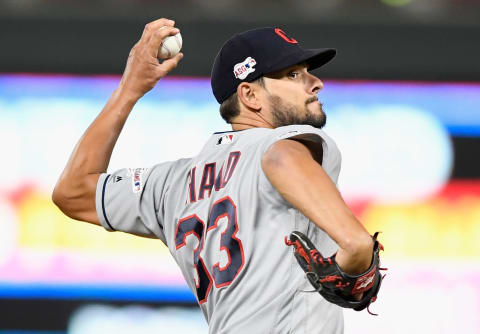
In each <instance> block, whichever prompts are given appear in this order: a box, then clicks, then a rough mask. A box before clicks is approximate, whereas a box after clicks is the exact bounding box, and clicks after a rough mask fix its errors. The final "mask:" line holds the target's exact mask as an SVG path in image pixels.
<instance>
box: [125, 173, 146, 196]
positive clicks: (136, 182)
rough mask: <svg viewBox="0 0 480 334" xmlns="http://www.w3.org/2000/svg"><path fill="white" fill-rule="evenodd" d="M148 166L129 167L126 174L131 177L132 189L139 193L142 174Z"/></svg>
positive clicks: (142, 180) (141, 186)
mask: <svg viewBox="0 0 480 334" xmlns="http://www.w3.org/2000/svg"><path fill="white" fill-rule="evenodd" d="M147 171H148V168H129V169H128V174H127V176H130V177H131V178H132V191H133V193H139V192H141V191H142V189H143V183H144V175H145V173H146V172H147Z"/></svg>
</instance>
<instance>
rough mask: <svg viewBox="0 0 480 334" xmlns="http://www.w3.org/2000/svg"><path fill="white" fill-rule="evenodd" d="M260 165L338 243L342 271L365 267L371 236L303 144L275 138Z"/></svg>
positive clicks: (272, 181)
mask: <svg viewBox="0 0 480 334" xmlns="http://www.w3.org/2000/svg"><path fill="white" fill-rule="evenodd" d="M262 168H263V171H264V172H265V175H266V176H267V178H268V179H269V181H270V182H271V183H272V185H273V186H274V187H275V188H276V189H277V190H278V191H279V193H280V194H281V195H282V196H283V197H284V198H285V199H286V200H287V201H288V202H290V203H291V204H292V205H293V206H294V207H295V208H297V209H298V210H300V211H301V212H302V213H303V214H304V215H305V216H306V217H308V218H309V219H310V220H311V221H313V222H314V223H315V224H316V225H317V226H318V227H320V228H321V229H322V230H324V231H325V232H326V233H327V234H328V235H329V236H330V237H331V238H332V239H333V240H335V242H336V243H337V244H338V245H339V250H338V253H337V256H336V260H337V263H338V264H339V266H340V267H341V268H342V269H343V270H344V271H345V272H347V273H350V274H358V273H362V272H364V271H365V270H366V269H368V267H369V266H370V263H371V260H372V247H373V241H372V238H371V236H370V235H369V233H368V232H367V230H366V229H365V228H364V227H363V225H362V224H361V223H360V222H359V221H358V220H357V219H356V218H355V216H354V215H353V213H352V212H351V211H350V209H349V208H348V206H347V205H346V204H345V202H344V201H343V199H342V197H341V195H340V193H339V192H338V190H337V188H336V186H335V184H334V183H333V182H332V180H331V179H330V177H329V176H328V175H327V174H326V173H325V171H324V170H323V168H322V166H321V165H320V164H319V163H318V162H317V161H315V160H314V157H313V156H312V154H311V152H310V150H309V149H308V148H307V147H306V146H305V145H304V144H302V143H300V142H298V141H295V140H290V139H285V140H280V141H277V142H276V143H274V144H273V145H272V146H270V148H269V149H268V150H267V151H266V152H265V154H264V155H263V158H262Z"/></svg>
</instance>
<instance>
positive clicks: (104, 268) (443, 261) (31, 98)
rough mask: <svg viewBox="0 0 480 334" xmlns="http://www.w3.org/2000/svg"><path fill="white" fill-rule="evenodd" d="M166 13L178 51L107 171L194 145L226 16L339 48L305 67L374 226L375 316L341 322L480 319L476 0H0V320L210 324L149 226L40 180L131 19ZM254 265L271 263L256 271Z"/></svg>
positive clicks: (94, 110) (39, 333) (462, 323)
mask: <svg viewBox="0 0 480 334" xmlns="http://www.w3.org/2000/svg"><path fill="white" fill-rule="evenodd" d="M158 17H169V18H173V19H175V20H176V23H177V26H179V27H180V28H181V30H182V35H183V40H184V49H183V51H184V53H185V58H184V60H183V61H182V63H181V66H179V68H177V69H176V70H175V71H174V72H173V73H172V75H171V76H170V77H169V78H167V79H165V80H163V81H161V82H160V83H159V85H158V86H157V87H156V88H155V89H154V90H153V91H152V92H150V93H149V94H148V95H147V96H146V97H145V98H144V99H142V100H141V102H140V103H139V104H138V105H137V106H136V107H135V111H134V112H133V113H132V115H131V117H130V119H129V121H128V122H127V124H126V126H125V129H124V131H123V133H122V135H121V136H120V139H119V142H118V144H117V146H116V148H115V151H114V153H113V158H112V161H111V164H110V170H115V169H118V168H122V167H147V166H151V165H153V164H155V163H158V162H161V161H165V160H171V159H177V158H180V157H185V156H191V155H193V154H195V153H196V152H197V151H198V150H199V149H200V148H201V146H202V145H203V142H204V140H206V139H207V138H208V137H209V135H210V134H211V133H212V132H214V131H222V130H227V129H228V126H227V125H226V124H224V123H223V121H221V119H220V117H219V116H218V112H217V110H218V106H217V103H216V101H215V100H214V98H213V95H212V94H211V91H210V87H209V81H208V76H209V73H210V68H211V65H212V62H213V58H214V57H215V54H216V52H217V51H218V49H219V48H220V47H221V45H222V43H223V42H224V41H225V40H226V39H227V38H229V37H230V36H231V35H232V34H234V33H235V32H239V31H243V30H246V29H250V28H253V27H259V26H279V27H281V28H283V29H284V30H285V31H287V32H288V33H289V34H290V35H292V36H294V37H295V38H296V39H297V40H299V41H300V42H301V43H302V45H303V46H305V47H335V48H337V49H338V51H339V53H338V56H337V58H336V59H335V61H334V62H333V63H332V64H330V65H329V66H327V67H326V68H325V69H321V70H320V71H318V72H317V75H319V77H321V78H322V79H323V80H324V82H325V88H324V90H323V91H322V92H321V93H320V99H321V100H322V101H323V102H324V105H325V109H326V111H327V114H328V125H327V127H326V131H327V132H329V133H330V134H331V135H332V137H334V138H335V139H336V140H337V142H338V145H339V147H340V149H341V150H342V153H343V160H344V164H343V167H342V173H341V175H340V189H341V191H342V193H343V195H344V196H345V198H346V199H347V201H348V203H349V205H350V206H351V207H352V208H353V210H354V211H355V213H356V215H357V216H358V217H359V219H360V220H361V221H362V222H364V223H365V224H366V226H367V228H368V229H369V231H370V232H374V231H376V230H381V231H383V234H382V235H381V240H382V242H383V243H384V245H385V247H386V250H385V252H384V254H383V259H384V261H383V262H384V265H385V266H386V267H389V268H390V270H389V271H388V276H387V278H386V280H385V281H384V286H383V288H382V290H381V292H380V296H379V300H378V301H377V302H376V303H375V304H373V305H372V310H374V311H375V312H377V313H379V314H380V315H379V316H378V317H372V316H369V315H368V314H367V313H366V312H361V313H356V312H350V311H346V312H345V318H346V333H347V334H353V333H422V334H423V333H452V332H457V333H480V317H479V314H480V66H479V64H478V60H479V59H480V42H479V41H480V39H479V36H480V1H477V0H361V1H356V0H316V1H312V0H309V1H307V0H277V1H250V0H244V1H239V0H221V1H215V0H196V1H194V0H176V1H167V0H163V1H160V0H156V1H155V0H136V1H134V0H115V1H114V0H96V1H91V0H84V1H73V0H70V1H68V0H63V1H56V0H1V1H0V154H1V155H0V156H1V161H2V163H1V164H0V218H1V226H2V229H1V230H2V232H1V233H0V333H16V334H20V333H22V334H26V333H32V334H33V333H35V334H53V333H55V334H64V333H68V334H90V333H107V332H115V333H118V334H124V333H125V334H127V333H170V332H173V331H176V332H178V333H189V334H193V333H207V326H206V323H205V321H204V320H203V317H202V315H201V313H200V311H199V309H198V308H197V307H196V304H195V298H194V296H193V295H192V294H191V293H190V291H189V290H188V288H187V286H186V284H185V283H184V281H183V278H182V277H181V274H180V272H179V270H178V269H177V268H176V264H175V263H174V261H173V260H172V259H171V258H170V255H169V253H168V250H167V249H166V248H165V247H164V246H162V244H161V242H160V241H155V240H146V239H141V238H136V237H131V236H128V235H125V234H120V233H108V232H106V231H103V230H102V229H100V228H98V227H95V226H90V225H88V224H84V223H80V222H76V221H73V220H70V219H68V218H66V217H64V216H63V215H62V214H61V213H60V211H59V210H58V209H56V207H55V206H54V205H53V204H52V203H51V201H50V194H51V191H52V189H53V186H54V184H55V181H56V179H57V177H58V175H59V174H60V173H61V171H62V169H63V167H64V165H65V162H66V161H67V159H68V156H69V154H70V152H71V151H72V148H73V147H74V145H75V143H76V141H77V140H78V138H79V137H80V136H81V134H82V133H83V131H84V130H85V128H86V127H87V126H88V124H89V123H90V122H91V121H92V120H93V119H94V118H95V116H96V115H97V114H98V112H99V111H100V110H101V108H102V106H103V104H104V103H105V101H106V100H107V98H108V96H109V94H110V93H111V92H112V90H113V89H114V88H115V85H116V84H117V83H118V81H119V78H120V76H119V75H120V74H121V73H122V70H123V67H124V63H125V61H126V57H127V55H128V52H129V49H130V47H131V46H133V44H134V43H135V41H136V40H137V39H138V37H139V36H140V34H141V31H142V29H143V26H144V24H145V23H147V22H148V21H150V20H153V19H155V18H158ZM266 279H268V278H266Z"/></svg>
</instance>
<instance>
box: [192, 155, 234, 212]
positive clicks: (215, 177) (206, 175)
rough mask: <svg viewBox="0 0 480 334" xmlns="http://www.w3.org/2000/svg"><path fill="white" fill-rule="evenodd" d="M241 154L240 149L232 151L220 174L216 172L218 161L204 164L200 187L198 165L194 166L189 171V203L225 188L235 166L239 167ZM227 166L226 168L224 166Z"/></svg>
mask: <svg viewBox="0 0 480 334" xmlns="http://www.w3.org/2000/svg"><path fill="white" fill-rule="evenodd" d="M240 156H241V153H240V151H235V152H230V154H229V155H228V158H227V160H226V161H224V162H223V163H222V167H221V168H220V171H219V172H218V174H216V168H217V163H216V162H209V163H206V164H205V165H204V166H203V171H202V174H201V179H200V186H199V187H198V188H197V184H196V180H197V166H195V167H193V168H192V169H191V170H190V171H189V172H188V179H189V182H188V189H187V193H188V196H187V197H188V198H187V203H194V202H196V201H197V200H202V199H204V198H205V195H207V197H210V196H211V194H212V191H213V190H215V191H219V190H220V189H223V188H225V186H226V185H227V183H228V181H229V180H230V179H231V177H232V175H233V172H234V171H235V167H237V164H238V161H239V160H240ZM225 162H226V163H225ZM225 166H226V168H224V167H225ZM197 190H198V192H197Z"/></svg>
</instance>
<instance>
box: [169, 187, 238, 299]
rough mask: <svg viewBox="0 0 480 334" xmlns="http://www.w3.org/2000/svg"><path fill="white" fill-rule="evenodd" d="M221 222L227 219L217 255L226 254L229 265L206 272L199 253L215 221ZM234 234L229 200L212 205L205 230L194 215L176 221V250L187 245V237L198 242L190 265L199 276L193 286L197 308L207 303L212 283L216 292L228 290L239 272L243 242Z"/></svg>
mask: <svg viewBox="0 0 480 334" xmlns="http://www.w3.org/2000/svg"><path fill="white" fill-rule="evenodd" d="M222 218H226V219H227V221H228V223H227V227H226V229H225V231H224V232H223V233H222V234H221V237H220V251H225V252H226V253H227V256H228V262H227V264H226V265H224V266H223V267H221V266H220V263H219V262H217V263H215V264H214V265H213V266H212V267H211V268H207V266H206V265H205V261H204V260H203V259H202V257H201V256H200V253H201V252H202V249H203V247H204V244H205V238H206V235H207V234H208V233H209V232H210V231H212V230H215V229H216V228H217V227H218V226H217V224H218V221H219V220H220V219H222ZM237 232H238V223H237V207H236V205H235V203H234V202H233V201H232V199H231V198H230V197H228V196H226V197H224V198H222V199H220V200H218V201H216V202H215V203H214V204H213V206H212V208H211V210H210V215H209V217H208V221H207V226H206V229H205V223H204V222H203V220H202V219H200V218H199V217H198V216H197V215H196V214H193V215H190V216H188V217H185V218H182V219H180V220H179V221H178V224H177V230H176V233H175V245H176V248H177V250H179V249H180V248H182V247H184V246H185V245H186V239H187V236H188V235H190V234H193V235H194V236H195V237H196V238H197V239H198V246H197V248H195V249H194V250H193V265H194V267H195V269H196V270H197V274H198V281H196V282H195V283H196V288H197V298H198V302H199V303H200V304H203V303H205V302H206V301H207V299H208V294H209V293H210V290H211V288H212V281H213V282H214V283H215V287H217V288H220V287H223V286H228V285H230V284H231V283H232V281H233V280H234V279H235V277H236V276H237V275H238V273H239V272H240V271H241V270H242V268H243V264H244V261H245V259H244V255H243V247H242V242H241V240H240V239H238V238H237V237H236V234H237ZM212 277H213V279H212Z"/></svg>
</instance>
